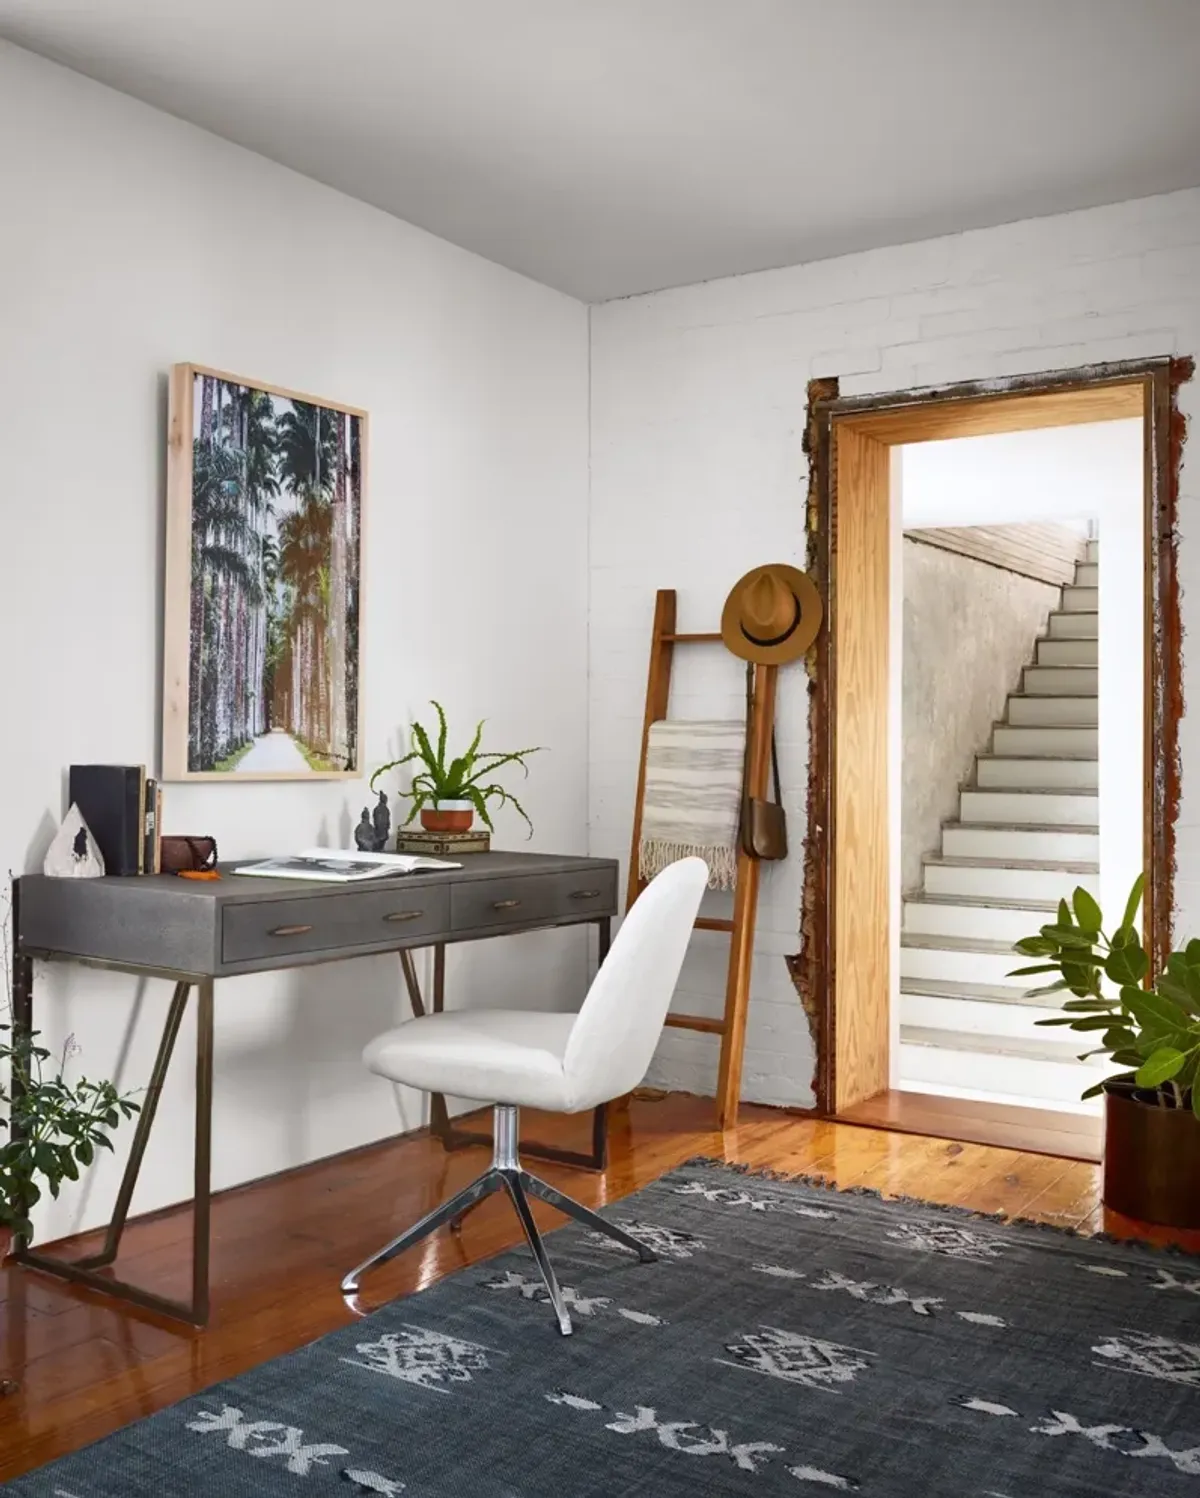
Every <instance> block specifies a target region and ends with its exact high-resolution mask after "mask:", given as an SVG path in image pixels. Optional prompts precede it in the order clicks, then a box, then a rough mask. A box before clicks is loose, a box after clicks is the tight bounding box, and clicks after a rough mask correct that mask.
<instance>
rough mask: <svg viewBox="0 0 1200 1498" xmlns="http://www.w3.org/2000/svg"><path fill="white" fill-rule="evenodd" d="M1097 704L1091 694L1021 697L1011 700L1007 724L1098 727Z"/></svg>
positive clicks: (1009, 700) (1009, 701)
mask: <svg viewBox="0 0 1200 1498" xmlns="http://www.w3.org/2000/svg"><path fill="white" fill-rule="evenodd" d="M1097 722H1098V703H1097V699H1096V697H1095V696H1091V697H1022V696H1019V695H1018V696H1014V697H1010V698H1009V699H1008V723H1009V724H1011V725H1014V726H1016V727H1032V726H1037V727H1049V726H1050V725H1051V724H1055V725H1058V726H1062V727H1069V728H1095V727H1096V724H1097Z"/></svg>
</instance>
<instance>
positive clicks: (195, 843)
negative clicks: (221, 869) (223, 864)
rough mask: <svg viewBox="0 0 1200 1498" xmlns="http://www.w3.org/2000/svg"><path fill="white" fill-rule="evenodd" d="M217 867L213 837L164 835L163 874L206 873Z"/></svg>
mask: <svg viewBox="0 0 1200 1498" xmlns="http://www.w3.org/2000/svg"><path fill="white" fill-rule="evenodd" d="M216 867H217V840H216V838H215V837H164V838H163V840H162V871H163V873H164V874H207V873H214V872H215V871H216Z"/></svg>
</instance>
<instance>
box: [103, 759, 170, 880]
mask: <svg viewBox="0 0 1200 1498" xmlns="http://www.w3.org/2000/svg"><path fill="white" fill-rule="evenodd" d="M85 820H86V819H85ZM157 843H158V781H157V780H147V782H146V811H145V816H144V817H143V818H142V873H143V874H157V873H158V870H157V869H156V868H155V866H154V851H155V847H156V845H157Z"/></svg>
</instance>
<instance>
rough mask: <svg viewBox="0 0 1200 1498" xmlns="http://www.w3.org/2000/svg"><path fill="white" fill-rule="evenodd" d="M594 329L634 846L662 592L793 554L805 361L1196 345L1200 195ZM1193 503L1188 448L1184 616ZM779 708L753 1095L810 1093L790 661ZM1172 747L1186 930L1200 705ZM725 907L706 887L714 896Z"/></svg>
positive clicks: (914, 376) (741, 283) (626, 310)
mask: <svg viewBox="0 0 1200 1498" xmlns="http://www.w3.org/2000/svg"><path fill="white" fill-rule="evenodd" d="M591 326H592V509H591V558H590V565H591V635H590V670H591V750H590V761H591V799H590V813H589V815H590V831H591V847H592V851H593V852H594V853H598V854H606V855H611V856H615V857H620V858H621V859H622V860H623V861H624V860H625V859H626V858H627V857H628V852H629V833H630V819H631V815H632V801H633V789H634V783H635V776H636V768H637V753H638V744H639V739H640V728H641V715H642V710H643V705H644V699H645V688H646V664H647V650H648V642H649V634H650V624H651V614H652V609H653V602H654V592H655V590H656V589H657V588H660V587H675V588H676V589H677V590H678V592H679V613H680V621H679V622H680V627H681V628H682V629H685V630H702V629H713V628H715V627H716V622H717V619H718V617H719V613H720V608H721V604H722V601H723V600H724V598H725V595H726V593H727V592H728V589H729V587H730V585H731V584H732V583H733V581H734V580H735V579H736V578H737V577H738V576H740V575H741V573H743V572H745V571H747V570H749V568H751V567H753V566H756V565H757V564H759V563H761V562H764V561H768V560H778V561H792V562H797V563H800V562H802V561H803V557H804V530H803V525H804V502H805V489H806V483H807V465H806V463H805V459H804V455H803V453H802V452H801V438H802V434H803V426H804V410H805V398H806V385H807V382H808V380H809V378H810V377H811V376H814V375H832V374H836V375H839V376H841V388H842V391H843V393H844V394H847V395H853V394H859V393H864V392H875V391H885V390H891V389H902V388H905V387H908V386H913V385H925V384H934V383H941V382H948V381H955V380H971V379H983V378H990V377H996V376H1003V375H1011V374H1022V373H1034V372H1038V371H1042V370H1051V369H1061V368H1065V367H1070V366H1075V365H1080V364H1086V363H1090V362H1093V361H1096V360H1109V359H1132V358H1140V357H1143V356H1147V355H1160V354H1195V353H1197V352H1198V351H1200V192H1195V191H1193V192H1184V193H1173V194H1170V195H1168V196H1163V197H1157V198H1145V199H1142V200H1140V201H1137V202H1131V203H1121V204H1116V205H1114V206H1112V207H1108V208H1099V209H1093V210H1089V211H1087V212H1082V213H1071V214H1064V215H1061V216H1059V217H1054V218H1043V219H1036V220H1030V221H1027V222H1024V223H1017V224H1009V225H1005V226H1003V227H1001V228H997V229H989V230H981V231H977V232H973V233H970V234H962V235H956V236H951V237H948V238H943V239H937V240H930V241H927V242H925V243H921V244H910V245H902V246H898V247H895V248H893V249H884V250H873V251H870V252H868V253H865V254H861V255H850V256H846V257H844V258H842V259H838V260H826V261H821V262H819V263H816V264H812V265H803V266H795V267H792V268H791V269H787V270H779V271H769V272H765V273H763V274H761V275H754V276H739V277H733V278H730V279H727V280H723V281H713V282H707V283H705V284H703V285H699V286H690V287H683V288H680V289H678V290H673V291H665V292H658V293H655V294H653V295H650V296H644V297H635V298H631V299H629V300H626V301H620V302H610V303H607V304H605V305H603V306H601V307H597V308H594V309H593V311H592V319H591ZM1181 406H1182V408H1183V409H1184V411H1185V412H1186V413H1187V414H1188V415H1189V416H1191V417H1192V418H1193V419H1194V418H1195V416H1196V415H1197V413H1198V411H1200V385H1198V384H1197V383H1193V384H1190V385H1186V386H1184V387H1183V390H1182V393H1181ZM1193 442H1200V433H1197V434H1195V435H1194V437H1193ZM1198 502H1200V457H1197V456H1195V455H1193V456H1192V458H1191V461H1190V463H1185V467H1184V471H1183V478H1182V492H1181V495H1180V530H1181V535H1182V539H1181V545H1180V574H1181V582H1182V586H1183V589H1184V604H1183V607H1184V623H1185V628H1186V626H1187V623H1188V620H1189V606H1188V600H1189V598H1193V599H1194V598H1196V597H1200V591H1196V590H1193V589H1192V588H1191V586H1190V585H1191V583H1192V581H1193V580H1195V581H1197V582H1198V583H1200V526H1198V524H1197V519H1196V515H1197V504H1198ZM1193 607H1196V606H1195V605H1193ZM1196 613H1197V619H1198V622H1200V607H1196ZM677 654H678V656H679V657H680V659H679V660H678V663H677V668H676V675H675V690H674V694H673V699H672V712H673V713H675V714H677V715H679V716H686V715H690V716H714V715H721V714H724V713H728V714H729V715H730V716H733V715H735V714H737V713H739V712H740V710H741V703H742V691H743V680H742V676H741V672H740V669H739V666H738V664H737V663H736V662H735V661H733V660H732V659H731V658H730V657H729V656H727V655H725V653H724V652H723V651H722V650H721V649H720V647H708V646H696V647H689V648H687V649H684V650H682V651H680V652H678V653H677ZM1198 665H1200V652H1195V651H1190V650H1189V651H1188V653H1187V657H1186V659H1185V671H1184V685H1185V691H1186V692H1187V695H1188V696H1189V697H1190V696H1191V690H1192V687H1193V685H1194V681H1193V678H1194V676H1195V672H1196V670H1197V668H1198ZM779 713H780V717H779V726H780V740H779V747H780V757H781V767H782V772H783V779H784V797H785V800H786V802H787V808H788V821H789V829H790V834H791V842H792V856H791V857H790V858H789V860H788V861H787V863H786V864H785V865H780V866H775V867H772V868H770V869H768V870H767V871H766V877H765V879H764V881H763V890H762V900H761V904H760V914H759V934H758V941H757V944H756V948H755V970H754V983H753V994H752V999H751V1012H750V1027H749V1038H748V1043H747V1047H746V1065H745V1080H744V1096H745V1097H747V1098H749V1099H753V1100H758V1101H762V1102H772V1103H793V1104H805V1103H809V1102H811V1100H812V1096H811V1092H810V1086H809V1084H810V1079H811V1076H812V1055H811V1047H810V1043H809V1039H808V1027H807V1024H806V1022H805V1019H804V1015H803V1012H802V1010H801V1008H800V1004H799V1000H798V999H797V997H796V994H795V990H794V989H793V988H792V985H791V982H790V980H789V979H788V976H787V972H786V969H785V967H784V963H783V955H784V954H785V953H787V952H790V951H794V950H796V948H797V947H798V945H799V942H798V937H797V934H796V933H797V930H798V924H799V920H798V911H799V904H800V883H801V857H802V842H803V836H804V797H805V781H806V773H807V732H806V721H807V720H806V714H807V700H806V682H805V678H804V674H803V672H802V670H801V669H799V668H793V669H791V670H789V671H787V672H785V673H784V674H783V676H782V677H781V680H780V705H779ZM1181 749H1182V760H1183V776H1184V792H1183V805H1182V809H1181V816H1180V825H1179V836H1178V843H1179V868H1178V882H1177V885H1176V891H1177V907H1178V909H1177V932H1179V933H1184V932H1186V933H1187V934H1189V935H1191V934H1194V933H1196V932H1198V931H1200V729H1198V728H1197V727H1196V726H1195V724H1194V723H1185V724H1184V725H1183V728H1182V730H1181ZM1193 769H1194V771H1195V773H1194V774H1193ZM1140 793H1141V788H1140V787H1138V786H1131V787H1130V794H1131V795H1140ZM719 904H720V902H719V901H717V900H716V899H715V898H714V899H713V907H714V911H715V910H716V909H718V908H719ZM726 950H727V944H726V941H725V939H724V938H722V937H720V936H715V935H701V936H699V937H698V938H697V939H696V943H695V949H694V952H693V953H692V955H691V956H690V957H689V959H688V965H687V968H686V970H685V974H684V980H683V983H682V985H681V990H680V994H679V997H678V999H677V1001H676V1003H677V1006H678V1007H679V1008H681V1009H683V1008H686V1009H688V1010H691V1011H694V1012H700V1013H707V1014H716V1013H719V1012H720V1009H721V1005H722V1003H723V994H724V975H725V956H726ZM717 1044H718V1042H716V1041H715V1040H714V1039H713V1038H711V1037H705V1036H700V1035H695V1034H692V1033H689V1032H684V1031H678V1030H669V1031H667V1032H666V1034H665V1036H664V1038H663V1041H662V1044H661V1045H660V1047H659V1051H658V1055H657V1057H656V1061H655V1065H654V1069H653V1071H652V1072H651V1076H650V1079H649V1080H650V1081H651V1082H654V1083H657V1084H658V1085H661V1086H671V1087H678V1088H687V1089H691V1090H695V1091H699V1092H712V1090H713V1086H714V1082H715V1078H716V1059H717Z"/></svg>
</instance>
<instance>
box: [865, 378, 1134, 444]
mask: <svg viewBox="0 0 1200 1498" xmlns="http://www.w3.org/2000/svg"><path fill="white" fill-rule="evenodd" d="M1145 404H1146V382H1145V380H1144V379H1141V378H1135V379H1131V380H1118V381H1114V382H1113V383H1112V384H1109V385H1084V386H1081V387H1079V388H1077V389H1074V390H1058V391H1052V392H1048V393H1040V394H1033V395H1028V394H1020V395H984V396H970V397H968V398H967V399H965V400H954V399H953V398H951V399H947V400H939V401H922V402H914V403H913V404H912V405H911V406H901V407H899V408H897V409H893V410H888V411H873V412H869V413H866V414H863V415H853V416H849V417H846V418H843V419H845V420H849V421H852V422H853V423H854V426H855V428H856V429H857V430H858V431H859V432H861V433H862V434H863V435H864V436H866V437H870V438H872V439H873V440H874V441H876V442H882V443H886V444H888V445H889V446H895V445H898V444H900V443H907V442H944V441H946V440H947V439H948V438H953V437H991V436H994V435H995V434H997V433H999V432H1029V431H1033V430H1034V429H1035V428H1038V427H1065V426H1077V425H1079V424H1080V423H1083V422H1090V421H1126V420H1128V419H1129V418H1131V417H1135V416H1141V415H1143V413H1144V411H1145Z"/></svg>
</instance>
